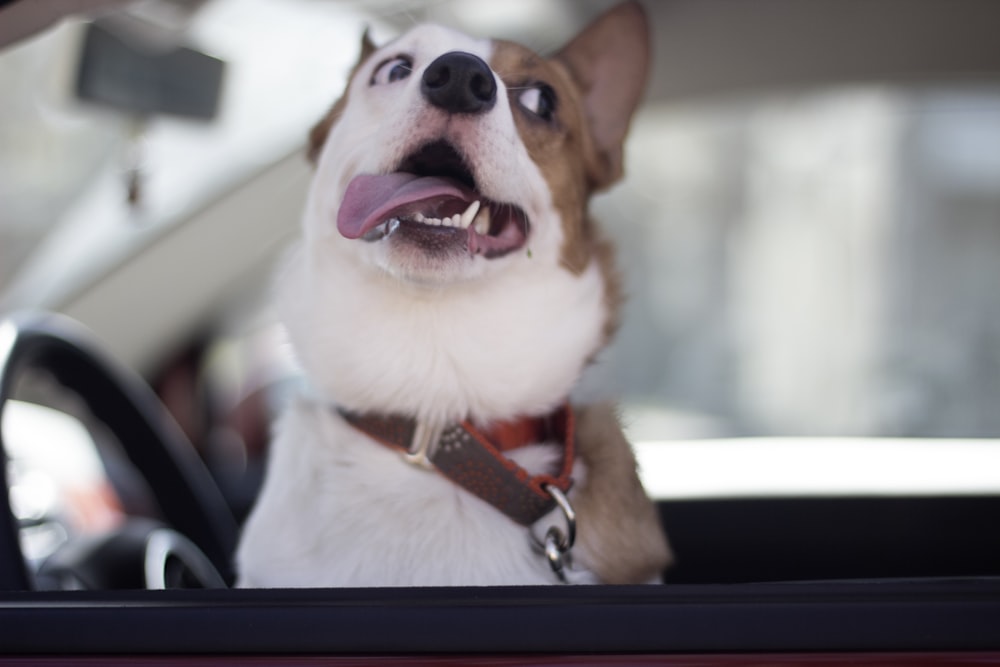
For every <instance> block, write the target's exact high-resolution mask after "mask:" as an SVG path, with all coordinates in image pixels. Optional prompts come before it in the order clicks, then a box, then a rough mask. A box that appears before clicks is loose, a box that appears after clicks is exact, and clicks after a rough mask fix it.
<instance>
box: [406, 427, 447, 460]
mask: <svg viewBox="0 0 1000 667" xmlns="http://www.w3.org/2000/svg"><path fill="white" fill-rule="evenodd" d="M442 430H443V428H442V427H440V426H430V425H429V424H427V423H426V422H423V421H418V422H417V425H416V426H415V427H414V429H413V439H412V440H410V449H409V451H407V452H404V453H403V460H404V461H406V462H407V463H409V464H411V465H414V466H416V467H418V468H423V469H424V470H433V469H434V464H433V463H432V462H431V455H432V454H433V453H434V450H433V448H434V445H436V444H437V442H438V440H440V439H441V431H442Z"/></svg>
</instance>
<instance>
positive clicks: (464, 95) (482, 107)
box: [420, 51, 497, 113]
mask: <svg viewBox="0 0 1000 667" xmlns="http://www.w3.org/2000/svg"><path fill="white" fill-rule="evenodd" d="M420 89H421V91H422V92H423V94H424V97H426V98H427V101H428V102H430V103H431V104H433V105H434V106H436V107H438V108H440V109H444V110H445V111H447V112H448V113H482V112H484V111H489V110H490V109H491V108H492V107H493V104H494V103H495V102H496V101H497V84H496V81H494V80H493V72H492V71H491V70H490V66H489V65H487V64H486V63H485V62H483V61H482V59H481V58H478V57H477V56H474V55H472V54H471V53H465V52H462V51H452V52H451V53H446V54H444V55H443V56H440V57H439V58H438V59H437V60H435V61H434V62H432V63H431V64H430V65H428V67H427V69H426V70H424V76H423V80H422V81H421V82H420Z"/></svg>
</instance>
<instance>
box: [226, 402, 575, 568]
mask: <svg viewBox="0 0 1000 667" xmlns="http://www.w3.org/2000/svg"><path fill="white" fill-rule="evenodd" d="M273 447H274V449H273V452H272V460H271V467H270V470H269V477H268V480H267V482H266V483H265V487H264V490H263V492H262V495H261V497H260V499H259V502H258V504H257V507H256V508H255V510H254V512H253V514H252V515H251V517H250V519H249V520H248V522H247V526H246V528H245V532H244V537H243V541H242V544H241V548H240V553H239V554H238V559H239V561H240V562H239V569H240V572H241V577H242V581H241V584H242V585H245V586H260V587H284V586H319V587H323V586H393V585H406V586H409V585H417V586H422V585H426V586H433V585H504V584H514V583H517V584H533V583H534V584H551V583H555V581H556V580H555V578H554V576H553V574H552V572H551V570H550V569H549V567H548V565H547V563H546V562H545V560H544V559H543V558H541V557H540V556H539V555H538V554H537V553H536V552H535V550H534V549H533V548H532V546H531V544H530V540H529V536H528V532H527V530H526V529H525V528H523V527H521V526H518V525H517V524H515V523H513V522H512V521H510V520H509V519H508V518H506V517H505V516H503V515H502V514H500V513H499V512H498V511H497V510H496V509H495V508H493V507H491V506H489V505H487V504H486V503H485V502H483V501H482V500H480V499H479V498H476V497H474V496H472V495H470V494H468V493H466V492H465V491H463V490H461V489H459V488H458V487H456V486H455V485H454V484H453V483H452V482H450V481H448V480H447V479H445V478H444V477H443V476H441V475H439V474H437V473H435V472H432V471H426V470H422V469H418V468H415V467H414V466H412V465H410V464H408V463H406V462H404V461H403V460H402V459H401V458H400V456H399V455H398V454H397V453H396V452H394V451H391V450H389V449H387V448H383V447H381V446H379V445H376V444H374V443H372V442H371V441H369V440H367V439H366V438H365V437H364V436H362V435H361V434H359V433H358V432H356V431H354V430H353V429H352V428H351V427H350V426H348V425H347V424H346V423H344V422H343V421H341V420H340V418H339V417H337V416H335V415H333V414H332V412H331V411H330V410H329V409H327V408H325V407H323V406H318V405H313V404H310V403H306V402H301V403H299V404H298V405H295V406H293V408H292V409H290V410H289V411H288V412H287V413H286V415H285V417H284V419H283V420H282V422H281V423H280V424H279V429H278V433H277V438H276V440H275V442H274V444H273ZM289 480H295V482H294V483H292V484H290V483H289Z"/></svg>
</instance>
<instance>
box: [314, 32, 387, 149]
mask: <svg viewBox="0 0 1000 667" xmlns="http://www.w3.org/2000/svg"><path fill="white" fill-rule="evenodd" d="M377 48H378V47H376V46H375V43H374V42H373V41H372V39H371V37H370V36H369V34H368V28H365V32H364V34H363V35H361V55H359V56H358V62H356V63H355V64H354V67H353V68H352V69H351V74H350V76H348V77H347V81H348V83H349V82H350V81H351V80H352V79H353V78H354V75H355V74H357V71H358V68H359V67H361V64H362V63H363V62H364V61H365V60H367V59H368V56H370V55H371V54H372V53H374V52H375V49H377ZM346 104H347V91H346V90H345V91H344V94H343V95H341V97H340V99H339V100H337V101H336V102H334V104H333V107H332V108H331V109H330V111H329V112H328V113H327V114H326V115H325V116H323V119H322V120H321V121H320V122H318V123H316V125H314V126H313V128H312V129H311V130H310V131H309V148H308V151H307V152H306V155H307V157H308V158H309V161H310V162H312V163H313V164H316V160H318V159H319V153H320V151H321V150H323V144H325V143H326V137H327V135H329V134H330V128H331V127H333V124H334V123H335V122H336V121H337V119H338V118H340V114H341V113H342V112H343V110H344V106H345V105H346Z"/></svg>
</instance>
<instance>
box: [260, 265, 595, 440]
mask: <svg viewBox="0 0 1000 667" xmlns="http://www.w3.org/2000/svg"><path fill="white" fill-rule="evenodd" d="M310 250H311V249H310V248H308V247H307V248H305V249H303V252H302V253H301V254H300V255H298V256H297V257H294V258H293V259H292V261H291V262H290V263H289V265H288V272H287V274H286V276H285V280H283V281H282V284H281V289H282V293H281V294H280V295H279V300H278V302H279V304H280V307H281V309H282V310H283V311H284V312H283V313H282V314H283V319H284V320H285V321H286V322H288V323H290V326H289V334H290V337H291V339H292V343H293V344H294V346H295V348H296V350H297V352H298V354H299V355H300V357H301V361H302V362H303V365H304V366H305V367H306V368H309V369H310V376H311V380H312V382H313V384H314V386H315V388H316V389H317V390H318V391H319V392H320V394H321V395H322V396H323V397H324V398H326V400H328V401H329V402H332V403H336V404H337V405H341V406H344V407H345V408H347V409H349V410H352V411H355V412H359V413H365V412H382V413H400V414H406V415H410V416H414V417H417V418H419V419H421V420H423V421H428V422H436V423H447V422H454V421H461V420H463V419H471V420H473V421H475V422H476V423H489V422H495V421H506V420H510V419H515V418H518V417H520V416H523V415H528V416H537V415H543V414H546V413H548V412H550V411H551V410H553V409H555V408H556V407H557V406H559V405H560V404H562V403H563V402H565V400H566V397H567V396H568V395H569V394H570V392H571V391H572V389H573V387H574V385H575V384H576V382H577V380H578V378H579V376H580V374H581V372H582V371H583V368H584V367H585V365H586V364H587V361H588V360H589V358H590V357H591V355H593V354H594V353H595V352H596V350H598V349H599V348H600V346H601V344H602V342H603V336H604V328H603V326H604V321H605V318H606V310H605V304H604V303H603V300H602V298H601V297H600V296H599V295H601V294H602V293H604V291H605V287H606V286H605V283H604V281H603V278H602V276H601V274H600V270H599V268H598V267H597V266H596V263H595V265H592V266H591V267H589V268H588V269H587V270H585V271H584V272H583V273H581V274H580V275H573V274H571V273H569V272H568V271H565V270H562V269H559V268H555V267H551V266H546V265H542V264H541V263H536V262H533V261H532V260H530V259H527V258H524V259H521V260H520V261H521V264H522V266H521V267H519V269H518V270H513V271H505V272H498V273H497V274H496V275H495V276H493V277H491V278H488V279H482V280H481V281H479V282H478V283H473V284H469V285H465V286H460V287H453V288H449V289H447V290H439V291H434V290H433V289H432V288H428V289H427V290H426V291H425V292H424V293H423V294H422V295H421V294H418V293H415V289H414V288H413V287H412V286H410V287H409V288H406V289H403V288H402V287H401V286H400V285H399V284H398V283H396V282H394V281H393V280H392V279H391V278H388V277H386V276H378V275H376V274H373V272H371V271H359V270H357V267H355V266H351V259H350V258H349V257H344V256H340V257H332V258H328V257H324V256H323V254H322V251H321V252H319V253H314V252H310ZM321 250H322V249H321ZM498 261H508V260H498ZM509 261H514V258H509ZM595 296H596V298H595Z"/></svg>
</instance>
